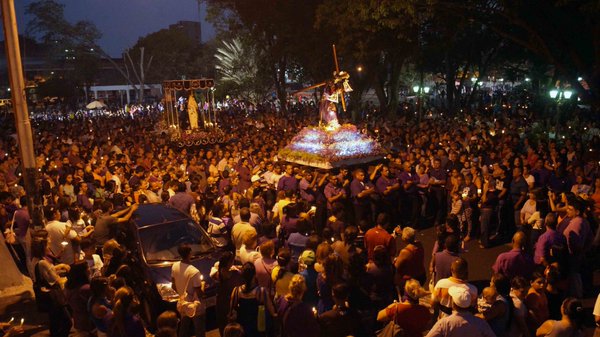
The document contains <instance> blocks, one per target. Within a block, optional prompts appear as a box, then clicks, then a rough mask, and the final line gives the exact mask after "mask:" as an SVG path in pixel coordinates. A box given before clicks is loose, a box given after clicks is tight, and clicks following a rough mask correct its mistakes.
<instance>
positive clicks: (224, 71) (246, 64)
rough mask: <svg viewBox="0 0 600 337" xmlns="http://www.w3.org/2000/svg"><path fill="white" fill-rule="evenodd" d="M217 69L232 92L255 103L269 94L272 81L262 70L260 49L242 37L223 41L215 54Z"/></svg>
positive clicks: (221, 78) (221, 79)
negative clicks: (244, 40)
mask: <svg viewBox="0 0 600 337" xmlns="http://www.w3.org/2000/svg"><path fill="white" fill-rule="evenodd" d="M215 58H216V59H217V64H216V66H215V68H216V70H217V71H218V72H219V74H220V75H221V77H220V81H223V82H225V83H224V84H225V85H228V86H229V88H230V90H232V93H233V94H235V95H237V96H239V97H241V98H242V99H244V100H247V101H249V102H252V103H254V104H257V103H260V102H261V101H262V100H263V99H264V98H265V97H266V96H267V94H268V92H269V89H270V81H269V79H268V78H267V77H265V76H264V73H265V72H261V71H260V59H261V55H260V51H258V50H256V49H255V48H253V47H252V46H251V45H249V44H248V43H244V42H243V41H242V40H241V39H233V40H231V41H230V42H226V41H223V47H221V48H217V53H216V54H215Z"/></svg>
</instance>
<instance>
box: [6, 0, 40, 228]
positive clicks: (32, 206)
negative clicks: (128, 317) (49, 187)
mask: <svg viewBox="0 0 600 337" xmlns="http://www.w3.org/2000/svg"><path fill="white" fill-rule="evenodd" d="M0 1H1V2H2V23H3V25H4V41H5V51H6V61H7V64H8V78H9V81H10V87H11V91H10V93H11V96H12V103H13V109H14V115H15V126H16V128H17V139H18V143H19V150H20V154H21V164H22V166H23V182H24V185H25V192H26V193H27V208H28V210H29V214H30V216H31V217H32V219H33V221H34V225H35V226H39V225H41V217H38V216H39V215H40V213H39V212H38V210H39V209H38V208H37V207H36V205H40V204H41V203H39V201H40V200H39V198H38V193H37V192H38V188H37V183H36V182H37V168H36V163H35V155H34V151H33V135H32V132H31V123H30V121H29V111H28V109H27V99H26V97H25V80H24V79H23V66H22V63H21V50H20V49H19V32H18V30H17V19H16V17H15V3H14V0H0Z"/></svg>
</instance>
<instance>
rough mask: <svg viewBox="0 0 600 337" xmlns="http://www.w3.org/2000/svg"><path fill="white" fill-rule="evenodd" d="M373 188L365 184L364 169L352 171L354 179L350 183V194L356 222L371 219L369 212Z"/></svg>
mask: <svg viewBox="0 0 600 337" xmlns="http://www.w3.org/2000/svg"><path fill="white" fill-rule="evenodd" d="M373 193H375V188H373V186H371V185H367V184H365V171H363V170H362V169H357V170H356V171H354V179H353V180H352V182H351V183H350V195H351V196H352V205H353V206H354V219H355V221H356V223H357V224H358V223H359V222H360V221H362V220H365V221H373V219H372V217H373V215H372V212H371V197H370V195H371V194H373Z"/></svg>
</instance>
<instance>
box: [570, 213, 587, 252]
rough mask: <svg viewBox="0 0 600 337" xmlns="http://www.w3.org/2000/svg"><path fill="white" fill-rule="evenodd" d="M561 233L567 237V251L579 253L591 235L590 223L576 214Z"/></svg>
mask: <svg viewBox="0 0 600 337" xmlns="http://www.w3.org/2000/svg"><path fill="white" fill-rule="evenodd" d="M563 234H564V235H565V238H567V244H568V245H569V252H570V253H571V254H577V253H581V252H582V251H583V248H584V247H585V246H586V244H587V243H588V239H589V238H590V237H591V236H590V235H591V229H590V224H589V222H588V221H587V220H585V219H584V218H582V217H580V216H576V217H574V218H573V219H571V221H569V225H568V226H567V228H565V231H564V233H563Z"/></svg>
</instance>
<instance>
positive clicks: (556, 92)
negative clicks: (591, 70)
mask: <svg viewBox="0 0 600 337" xmlns="http://www.w3.org/2000/svg"><path fill="white" fill-rule="evenodd" d="M548 94H549V95H550V98H552V99H553V100H555V101H556V126H555V127H554V129H555V132H556V139H557V140H558V127H559V124H560V113H561V106H562V104H564V102H565V101H568V100H570V99H571V96H573V91H572V90H569V89H564V90H563V89H560V88H556V89H552V90H550V91H549V92H548Z"/></svg>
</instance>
